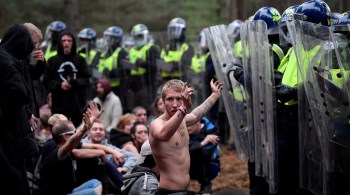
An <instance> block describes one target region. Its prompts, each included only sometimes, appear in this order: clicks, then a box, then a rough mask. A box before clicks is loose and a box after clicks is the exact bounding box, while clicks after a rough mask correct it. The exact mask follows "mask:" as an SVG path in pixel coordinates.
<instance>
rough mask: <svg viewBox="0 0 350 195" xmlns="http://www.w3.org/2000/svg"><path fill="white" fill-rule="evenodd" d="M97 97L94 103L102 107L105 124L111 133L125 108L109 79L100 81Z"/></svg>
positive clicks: (97, 87)
mask: <svg viewBox="0 0 350 195" xmlns="http://www.w3.org/2000/svg"><path fill="white" fill-rule="evenodd" d="M96 92H97V97H95V98H94V100H93V101H94V102H97V103H98V104H100V105H101V109H102V110H104V113H103V114H102V115H101V118H100V119H101V120H102V121H103V124H104V125H106V130H107V132H110V131H111V129H112V128H114V127H115V126H116V125H117V123H118V121H119V118H120V117H121V116H122V114H123V107H122V104H121V101H120V99H119V97H118V96H117V95H116V94H115V93H114V92H113V91H112V87H111V84H110V82H109V80H107V79H100V80H98V81H97V83H96Z"/></svg>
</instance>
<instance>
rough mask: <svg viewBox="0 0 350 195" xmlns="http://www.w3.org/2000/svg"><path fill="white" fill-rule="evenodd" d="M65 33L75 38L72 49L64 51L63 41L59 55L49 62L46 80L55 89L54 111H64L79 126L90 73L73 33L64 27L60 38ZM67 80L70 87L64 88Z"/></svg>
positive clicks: (61, 112)
mask: <svg viewBox="0 0 350 195" xmlns="http://www.w3.org/2000/svg"><path fill="white" fill-rule="evenodd" d="M64 35H68V36H70V37H72V38H73V45H72V49H71V52H70V53H69V54H65V53H64V49H63V45H62V44H59V45H58V48H57V55H56V56H53V57H51V58H50V59H49V60H48V62H47V66H46V69H45V72H44V75H43V84H44V86H45V87H46V89H47V90H48V91H50V92H51V93H52V107H51V111H52V114H55V113H59V114H63V115H65V116H66V117H67V118H68V119H70V120H71V121H72V122H73V123H74V125H75V126H78V125H79V124H80V123H81V121H82V110H83V108H84V107H85V105H86V87H88V85H89V79H90V74H89V71H88V68H87V65H86V61H85V59H84V58H83V57H81V56H80V55H78V54H77V52H76V40H75V37H74V34H73V33H71V32H69V31H64V32H62V33H61V34H60V37H59V40H61V39H62V37H63V36H64ZM68 77H69V78H70V79H68ZM64 80H67V81H69V83H70V84H71V86H72V88H71V89H69V90H67V91H65V90H63V89H62V88H61V83H62V82H63V81H64Z"/></svg>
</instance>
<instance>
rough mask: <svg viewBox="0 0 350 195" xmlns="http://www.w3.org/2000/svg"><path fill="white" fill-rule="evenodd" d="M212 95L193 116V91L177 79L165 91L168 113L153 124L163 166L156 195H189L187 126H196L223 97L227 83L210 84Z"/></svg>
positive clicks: (153, 144)
mask: <svg viewBox="0 0 350 195" xmlns="http://www.w3.org/2000/svg"><path fill="white" fill-rule="evenodd" d="M210 87H211V90H212V94H211V95H210V96H209V97H208V98H207V99H206V100H205V101H204V102H203V103H202V104H201V105H199V106H198V107H197V108H195V109H193V111H192V112H191V113H187V109H190V108H191V105H192V102H191V95H192V94H193V88H190V87H188V86H187V84H186V83H184V82H182V81H180V80H177V79H174V80H170V81H168V82H167V83H166V84H165V85H164V87H163V89H162V100H163V102H164V106H165V112H164V113H163V114H162V115H161V116H159V117H158V118H157V119H156V120H154V122H153V123H151V125H150V134H149V141H150V144H151V147H152V153H153V157H154V159H155V161H156V163H157V165H158V167H159V171H160V182H159V189H158V191H157V193H156V194H176V195H180V194H186V189H187V187H188V184H189V182H190V176H189V168H190V154H189V148H188V147H189V134H188V130H187V127H188V126H191V125H193V124H195V123H196V122H197V121H198V120H200V119H201V118H202V117H203V115H205V114H206V113H207V112H208V111H209V109H210V108H211V107H212V106H213V105H214V103H215V102H216V101H217V100H218V99H219V98H220V96H221V90H222V88H223V84H222V83H221V82H220V81H215V82H214V81H213V80H211V82H210Z"/></svg>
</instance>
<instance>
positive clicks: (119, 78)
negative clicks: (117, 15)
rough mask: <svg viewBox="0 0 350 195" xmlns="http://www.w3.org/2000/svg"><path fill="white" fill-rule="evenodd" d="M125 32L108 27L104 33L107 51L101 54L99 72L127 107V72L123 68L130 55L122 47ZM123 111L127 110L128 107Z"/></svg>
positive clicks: (115, 27)
mask: <svg viewBox="0 0 350 195" xmlns="http://www.w3.org/2000/svg"><path fill="white" fill-rule="evenodd" d="M123 35H124V33H123V30H122V29H121V28H120V27H118V26H111V27H108V28H107V29H106V30H105V31H104V32H103V39H104V42H105V44H106V50H105V51H104V52H103V53H102V54H101V57H100V61H99V64H98V71H99V72H100V73H101V74H102V78H104V79H108V80H109V81H110V83H111V87H112V90H113V92H114V93H115V94H117V95H118V96H119V97H120V99H121V102H122V104H123V105H126V92H125V91H126V89H124V88H123V87H126V86H125V85H123V84H122V83H126V81H125V80H124V79H125V78H126V76H125V75H126V73H125V70H124V69H123V68H122V63H123V60H127V59H128V53H127V52H126V50H125V49H124V48H122V47H121V44H122V40H123ZM123 110H127V109H126V107H125V108H123Z"/></svg>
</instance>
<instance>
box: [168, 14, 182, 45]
mask: <svg viewBox="0 0 350 195" xmlns="http://www.w3.org/2000/svg"><path fill="white" fill-rule="evenodd" d="M185 31H186V22H185V20H184V19H182V18H174V19H172V20H171V21H170V22H169V24H168V38H169V39H170V40H174V39H176V40H182V39H184V38H185V37H184V36H185Z"/></svg>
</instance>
